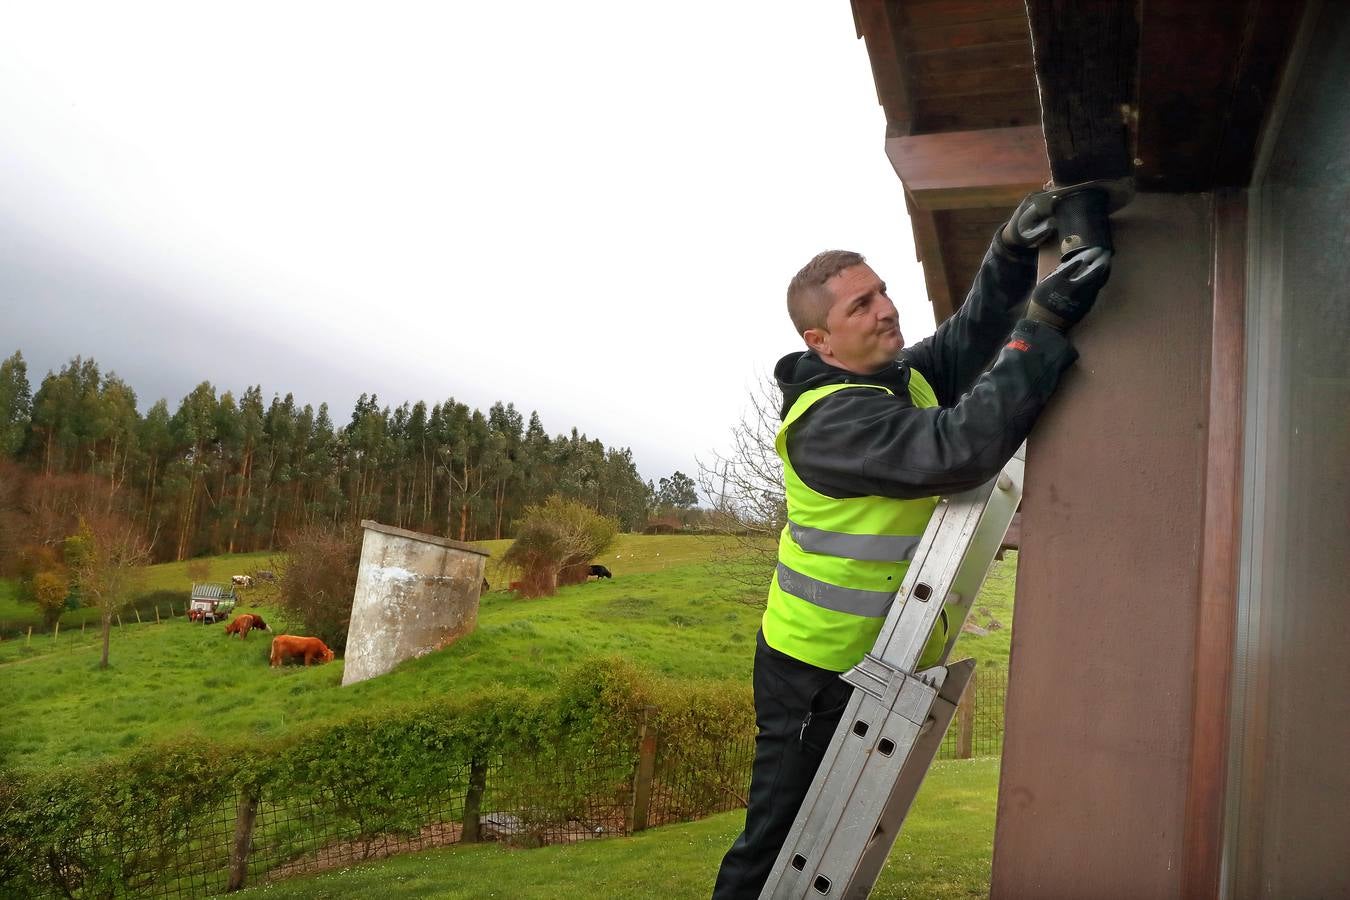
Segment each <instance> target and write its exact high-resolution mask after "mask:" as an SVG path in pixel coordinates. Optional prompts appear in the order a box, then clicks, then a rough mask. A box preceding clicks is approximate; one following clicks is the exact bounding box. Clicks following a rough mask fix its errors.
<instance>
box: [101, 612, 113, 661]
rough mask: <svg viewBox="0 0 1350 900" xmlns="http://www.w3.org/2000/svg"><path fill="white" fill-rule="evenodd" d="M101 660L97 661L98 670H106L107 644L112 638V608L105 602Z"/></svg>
mask: <svg viewBox="0 0 1350 900" xmlns="http://www.w3.org/2000/svg"><path fill="white" fill-rule="evenodd" d="M102 612H103V658H102V659H101V660H99V663H98V667H99V668H100V669H106V668H108V642H109V641H110V640H111V638H112V606H111V605H109V604H108V603H107V602H104V604H103V610H102Z"/></svg>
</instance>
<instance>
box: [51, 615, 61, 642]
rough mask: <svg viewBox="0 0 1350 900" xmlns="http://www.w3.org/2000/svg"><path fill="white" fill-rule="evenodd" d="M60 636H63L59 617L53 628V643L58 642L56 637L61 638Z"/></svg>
mask: <svg viewBox="0 0 1350 900" xmlns="http://www.w3.org/2000/svg"><path fill="white" fill-rule="evenodd" d="M60 636H61V620H60V619H57V620H56V627H55V628H54V629H52V643H56V639H57V638H59V637H60Z"/></svg>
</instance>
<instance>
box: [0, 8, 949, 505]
mask: <svg viewBox="0 0 1350 900" xmlns="http://www.w3.org/2000/svg"><path fill="white" fill-rule="evenodd" d="M884 130H885V119H884V115H883V113H882V111H881V108H880V107H879V106H878V105H877V101H876V91H875V88H874V87H873V84H872V78H871V72H870V69H869V67H868V61H867V52H866V48H865V46H864V44H863V42H861V41H859V40H857V39H856V38H855V37H854V32H853V20H852V16H851V14H850V11H849V4H848V2H847V0H804V2H784V0H775V2H748V0H737V2H731V3H728V2H692V0H691V2H684V3H680V4H643V3H631V2H582V3H571V4H560V3H556V2H515V3H509V4H508V3H425V4H412V3H380V4H375V3H365V4H341V3H332V2H325V3H312V4H311V3H275V2H272V3H239V2H236V3H230V4H211V5H207V4H202V3H183V2H174V3H164V4H148V3H138V2H130V0H127V2H118V3H90V4H80V5H72V4H67V3H57V2H47V0H44V2H41V3H14V4H7V5H6V6H5V7H4V8H3V11H0V357H3V356H8V355H10V354H11V353H12V352H13V351H14V350H15V349H21V350H22V351H23V352H24V356H25V357H26V358H27V360H28V362H29V367H30V371H29V376H30V380H31V381H32V382H33V386H34V389H36V387H37V384H38V382H40V380H41V378H42V376H43V375H44V374H45V373H46V372H47V370H49V369H54V368H59V366H60V365H61V364H62V363H63V362H65V361H66V360H68V359H69V358H70V357H72V356H74V355H76V354H83V355H85V356H93V357H94V358H95V359H97V360H98V361H99V362H100V363H101V364H102V365H103V367H104V369H105V371H106V370H109V369H111V370H115V371H116V372H117V373H118V374H119V375H121V376H122V377H123V378H124V379H126V380H127V381H128V382H129V383H130V384H131V385H132V387H133V388H135V390H136V391H137V393H138V395H139V397H140V400H141V406H142V409H145V408H147V407H148V406H149V405H150V404H151V403H153V402H154V400H156V399H158V398H159V397H161V396H163V397H167V398H168V400H169V402H170V406H171V408H172V407H176V405H177V402H178V400H179V399H180V398H181V397H182V396H183V395H184V394H186V393H187V392H188V391H190V390H191V389H192V387H193V386H194V385H196V384H197V383H198V382H200V381H203V380H207V381H210V382H212V383H213V384H214V385H215V386H216V388H217V389H218V390H221V391H223V390H233V391H234V392H235V393H236V394H239V393H241V392H242V391H243V389H244V388H245V387H246V386H247V385H250V384H255V383H258V384H261V385H262V387H263V392H264V396H265V397H268V398H270V397H271V396H272V394H273V393H282V394H284V393H285V392H287V391H290V392H293V393H294V394H295V395H296V398H297V399H298V400H299V401H300V402H302V403H313V404H314V405H315V406H316V407H317V405H318V404H319V403H320V402H323V401H327V402H328V404H329V406H330V408H331V409H332V411H333V416H334V419H335V420H336V421H337V422H339V423H342V422H345V421H346V420H347V418H348V417H349V415H350V413H351V408H352V405H353V403H354V401H355V399H356V396H357V395H358V394H359V393H361V392H363V391H365V392H371V391H373V392H375V393H377V394H378V395H379V397H380V400H381V401H382V402H385V403H389V404H393V405H396V404H398V403H400V402H402V401H404V400H413V401H415V400H418V399H424V400H426V401H427V402H428V403H432V402H436V401H438V400H444V399H445V398H447V397H451V396H453V397H454V398H455V399H457V400H460V401H461V402H465V403H468V404H469V405H471V406H476V407H479V408H481V409H483V410H484V411H486V409H487V407H488V406H489V405H490V404H491V403H492V402H493V401H495V400H499V399H500V400H503V401H511V402H514V403H515V404H516V406H517V407H518V408H519V409H521V410H522V412H523V413H524V414H525V415H527V416H528V414H529V412H530V411H531V410H538V412H539V414H540V416H541V418H542V419H543V422H544V426H545V428H546V429H547V430H548V431H549V432H550V433H558V432H562V431H564V430H566V429H568V428H570V427H572V426H573V425H575V426H577V427H578V428H580V429H582V430H583V431H585V432H587V433H588V434H589V435H590V436H591V437H596V438H599V439H601V440H603V441H604V442H605V443H606V444H608V445H618V446H630V447H632V449H633V453H634V456H635V458H636V460H637V463H638V466H639V468H640V469H641V471H642V473H643V475H644V476H645V477H648V478H653V479H655V478H658V477H661V476H663V475H668V474H669V473H670V472H671V471H673V470H675V469H680V470H682V471H684V472H685V473H687V474H690V475H693V474H694V472H695V464H694V458H695V456H696V455H699V456H703V457H704V458H707V456H708V451H709V450H710V449H712V448H714V447H719V446H722V445H723V444H724V443H725V442H726V440H727V436H728V432H729V429H730V427H731V425H732V424H733V423H734V422H735V421H736V420H737V419H738V418H739V417H740V415H741V411H742V409H743V407H744V398H745V396H746V392H747V391H748V390H749V389H751V388H752V386H753V385H754V383H755V381H756V380H757V379H758V378H759V377H761V376H762V375H763V374H765V373H767V372H768V371H769V370H771V368H772V366H773V364H774V362H775V361H776V360H777V359H778V357H779V356H781V355H782V354H783V353H786V352H789V351H791V350H795V349H799V344H800V341H799V339H798V337H797V336H796V334H795V333H794V332H793V330H792V328H791V325H790V324H789V322H788V320H787V316H786V313H785V309H784V301H783V291H784V288H785V287H786V284H787V281H788V279H789V278H790V277H791V276H792V274H793V273H794V272H795V271H796V270H797V269H798V268H799V267H800V266H801V265H802V264H803V263H805V262H806V260H807V259H809V258H810V257H811V256H812V255H813V254H814V253H816V252H817V251H819V250H822V249H827V248H835V247H846V248H850V249H856V250H859V251H861V252H862V253H864V254H866V255H867V256H868V258H869V261H870V262H871V263H872V264H873V266H874V267H875V268H876V269H877V271H878V272H880V273H881V275H882V277H883V278H885V279H886V280H887V281H888V282H889V283H890V285H891V293H892V296H893V297H894V298H895V300H896V303H897V305H898V306H899V307H900V314H901V325H902V327H903V329H904V332H905V336H906V339H907V340H909V341H913V340H916V339H918V338H920V337H922V336H924V335H926V334H928V333H930V332H931V331H932V329H933V320H932V312H931V307H930V306H929V304H928V302H927V299H926V298H925V296H924V293H923V279H922V273H921V271H920V269H919V266H918V265H917V263H916V262H915V261H914V249H913V243H912V238H911V235H910V231H909V224H908V221H907V219H906V216H905V210H904V202H903V196H902V193H901V188H900V183H899V181H898V180H897V179H896V177H895V175H894V173H893V172H892V171H891V168H890V166H889V164H888V163H887V161H886V158H885V153H884V148H883V138H884Z"/></svg>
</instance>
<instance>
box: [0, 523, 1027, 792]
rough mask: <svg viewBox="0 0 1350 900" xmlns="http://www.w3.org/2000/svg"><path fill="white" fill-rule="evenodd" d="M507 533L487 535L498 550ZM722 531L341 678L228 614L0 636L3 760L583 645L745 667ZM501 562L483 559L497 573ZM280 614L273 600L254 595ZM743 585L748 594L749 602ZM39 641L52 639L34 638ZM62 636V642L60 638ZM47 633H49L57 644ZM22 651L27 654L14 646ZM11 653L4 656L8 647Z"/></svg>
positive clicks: (429, 690)
mask: <svg viewBox="0 0 1350 900" xmlns="http://www.w3.org/2000/svg"><path fill="white" fill-rule="evenodd" d="M506 543H507V542H504V541H503V542H494V543H493V544H490V545H489V547H490V549H493V550H494V552H496V551H500V550H501V549H504V546H505V544H506ZM732 547H733V542H731V541H729V540H728V539H725V538H722V539H712V538H699V537H687V536H635V535H624V536H621V537H620V539H619V540H618V541H616V543H615V547H614V549H613V550H612V551H611V552H610V553H608V554H606V555H605V556H604V557H602V558H601V559H600V561H601V562H603V563H604V564H605V565H607V566H609V567H610V568H611V569H612V570H613V571H614V573H615V577H614V579H613V580H609V581H592V582H590V583H587V584H583V585H576V586H573V587H568V588H564V589H563V590H562V591H560V592H559V594H558V595H557V596H556V597H553V598H548V599H540V600H521V599H518V598H516V597H515V596H514V595H513V594H510V593H507V592H503V591H500V590H493V591H492V592H490V593H488V594H487V595H485V596H484V597H483V600H482V604H481V608H480V611H479V620H478V629H477V630H476V631H475V632H474V633H473V634H471V635H469V636H468V637H466V638H464V639H462V640H460V641H459V642H458V643H456V644H455V645H453V646H452V647H450V648H448V649H446V650H444V651H442V652H439V653H434V654H430V655H428V656H425V657H422V658H421V659H417V660H412V661H410V662H408V663H405V664H404V665H402V666H400V667H399V668H398V669H397V670H396V671H394V672H392V673H390V674H388V675H386V676H383V677H380V678H377V679H373V680H371V681H368V682H363V683H362V684H359V685H354V686H352V687H349V688H340V686H339V685H340V681H341V671H342V669H341V667H342V662H341V660H338V661H336V662H334V663H333V664H330V665H328V666H322V667H315V668H311V669H303V668H298V667H288V668H286V669H282V670H272V669H270V668H269V666H268V661H267V653H268V641H269V636H268V635H265V634H256V633H255V634H253V635H250V636H249V638H248V640H247V641H243V642H241V641H239V640H238V639H230V638H226V637H225V635H224V629H223V626H219V625H216V626H202V625H197V624H191V623H188V622H187V621H185V620H184V619H181V618H179V619H176V620H171V621H166V622H165V623H163V624H160V625H155V624H146V625H141V626H137V625H134V624H129V625H126V626H125V627H123V628H121V629H117V630H115V632H114V635H113V643H112V650H111V662H112V666H111V668H110V669H108V670H106V671H100V670H98V669H97V662H98V650H97V642H96V640H95V639H94V634H93V632H94V629H92V628H91V629H90V631H89V632H88V633H87V634H86V635H85V636H84V638H83V639H81V638H80V637H79V635H78V632H72V633H69V634H68V633H65V632H63V633H62V635H61V638H60V641H59V642H52V641H51V638H50V636H46V637H34V639H33V644H34V647H33V648H31V649H30V648H24V647H23V646H22V642H20V641H9V642H5V643H3V644H0V693H3V694H4V696H5V697H6V700H7V702H6V713H7V714H6V715H5V716H4V717H3V719H0V763H8V764H12V765H15V766H18V767H20V768H46V767H49V766H52V765H55V764H60V763H83V762H88V761H92V760H95V759H100V758H103V757H106V756H108V755H110V754H114V753H117V752H120V751H121V750H123V749H125V748H129V747H132V746H135V745H137V744H139V743H141V742H144V741H154V740H158V739H162V738H168V737H174V736H181V735H199V736H200V737H201V738H202V739H203V740H209V739H211V738H213V737H240V736H244V737H246V736H249V735H260V736H266V735H279V734H284V733H287V732H290V731H292V730H295V729H299V728H303V727H306V726H308V725H310V724H312V723H316V722H323V721H328V720H333V719H340V718H344V717H346V716H348V715H351V714H352V713H353V712H356V711H361V710H364V709H371V708H382V707H386V706H390V705H397V704H401V703H404V702H409V701H414V700H420V699H424V698H426V697H427V696H428V695H434V694H436V693H440V692H467V691H472V690H474V689H475V688H477V687H479V686H482V685H486V684H491V683H504V684H510V685H524V686H537V687H540V688H544V687H547V686H550V685H551V684H553V683H554V681H555V680H556V677H557V675H558V673H559V672H560V671H562V670H563V669H565V668H567V667H568V666H571V665H573V664H575V663H577V662H579V661H582V660H584V659H585V658H586V657H588V656H594V655H608V654H618V655H621V656H624V657H626V658H628V659H631V660H634V661H636V662H638V663H640V664H641V665H643V666H645V667H647V668H650V669H651V670H653V671H657V672H660V673H663V674H666V675H669V676H673V677H677V678H689V679H723V678H730V679H734V680H737V681H740V682H742V683H743V682H745V681H747V680H748V679H749V677H750V667H751V662H752V659H751V657H752V651H753V646H754V635H755V630H756V629H757V627H758V624H759V616H760V610H759V609H758V608H757V607H756V606H754V605H752V603H753V602H754V601H757V600H758V599H759V596H760V592H759V591H751V590H748V589H743V588H739V587H737V586H735V585H734V584H730V583H728V582H727V581H726V580H725V579H724V578H722V577H721V576H720V575H719V573H718V571H717V568H716V561H717V560H718V559H719V558H721V557H723V556H725V555H726V554H728V553H729V552H731V549H732ZM266 565H267V554H249V555H247V556H243V557H240V556H236V557H218V558H216V559H214V560H212V577H213V579H216V580H223V579H225V578H227V577H228V576H229V574H231V573H232V572H239V571H253V570H254V569H258V568H264V567H266ZM510 574H511V573H509V572H507V571H504V570H502V569H500V568H498V567H496V566H490V568H489V579H490V580H493V586H494V588H499V587H500V586H501V585H502V584H503V583H505V582H506V581H508V580H509V576H510ZM1014 574H1015V558H1014V557H1010V558H1009V562H1008V563H1004V564H1000V565H997V566H996V570H995V572H994V574H993V576H992V577H991V579H990V584H989V588H988V590H986V592H985V593H984V594H982V595H981V598H980V599H979V601H978V602H977V604H976V605H977V608H987V609H988V610H989V614H987V615H986V614H984V613H978V614H977V615H976V616H975V620H976V621H977V622H978V623H979V624H981V625H984V624H986V623H987V622H988V620H989V619H990V618H991V617H992V618H995V619H998V620H1000V621H1001V622H1002V623H1003V624H1004V625H1010V624H1011V619H1012V596H1011V595H1012V591H1011V586H1012V581H1013V577H1014ZM189 581H190V579H188V578H187V576H186V568H185V566H184V564H181V563H174V564H167V565H163V566H155V567H151V569H149V570H148V571H147V573H146V577H145V580H144V583H145V584H146V585H147V586H150V587H151V588H152V589H153V588H159V587H163V588H167V589H175V590H178V589H181V590H183V591H184V593H185V595H186V588H187V584H188V583H189ZM256 596H257V595H256V593H255V594H252V595H250V593H249V592H247V591H245V592H243V598H244V599H243V602H242V603H241V605H240V609H239V611H249V610H251V609H257V610H259V611H261V612H262V613H263V614H264V615H265V616H267V617H268V619H269V621H273V622H274V625H279V626H283V627H284V623H283V622H281V621H280V617H278V616H277V615H276V614H275V611H274V610H271V609H268V608H266V607H261V606H254V605H250V603H251V597H256ZM745 601H751V602H749V603H748V602H745ZM1009 635H1010V629H1008V628H1006V627H1005V628H1003V629H1001V630H996V631H992V632H990V633H989V634H988V635H987V636H984V637H976V636H974V635H970V634H967V635H965V636H963V638H962V642H961V644H960V649H959V652H960V654H961V655H974V656H977V657H978V658H980V659H981V660H982V661H984V660H988V661H990V662H994V663H999V662H1006V660H1007V652H1008V640H1009ZM43 641H46V642H47V644H46V647H47V652H39V649H40V647H41V645H42V642H43ZM68 642H69V643H68ZM53 648H56V649H53ZM25 650H26V651H27V652H26V654H25V653H24V651H25ZM6 660H8V661H6Z"/></svg>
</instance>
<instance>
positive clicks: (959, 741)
mask: <svg viewBox="0 0 1350 900" xmlns="http://www.w3.org/2000/svg"><path fill="white" fill-rule="evenodd" d="M978 674H979V670H978V669H977V670H975V671H974V672H971V673H970V682H969V683H968V684H967V685H966V692H965V693H964V694H962V695H961V702H960V703H959V704H958V705H957V707H956V758H957V759H970V751H971V744H972V743H973V742H974V741H973V738H974V735H975V682H976V676H977V675H978Z"/></svg>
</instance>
